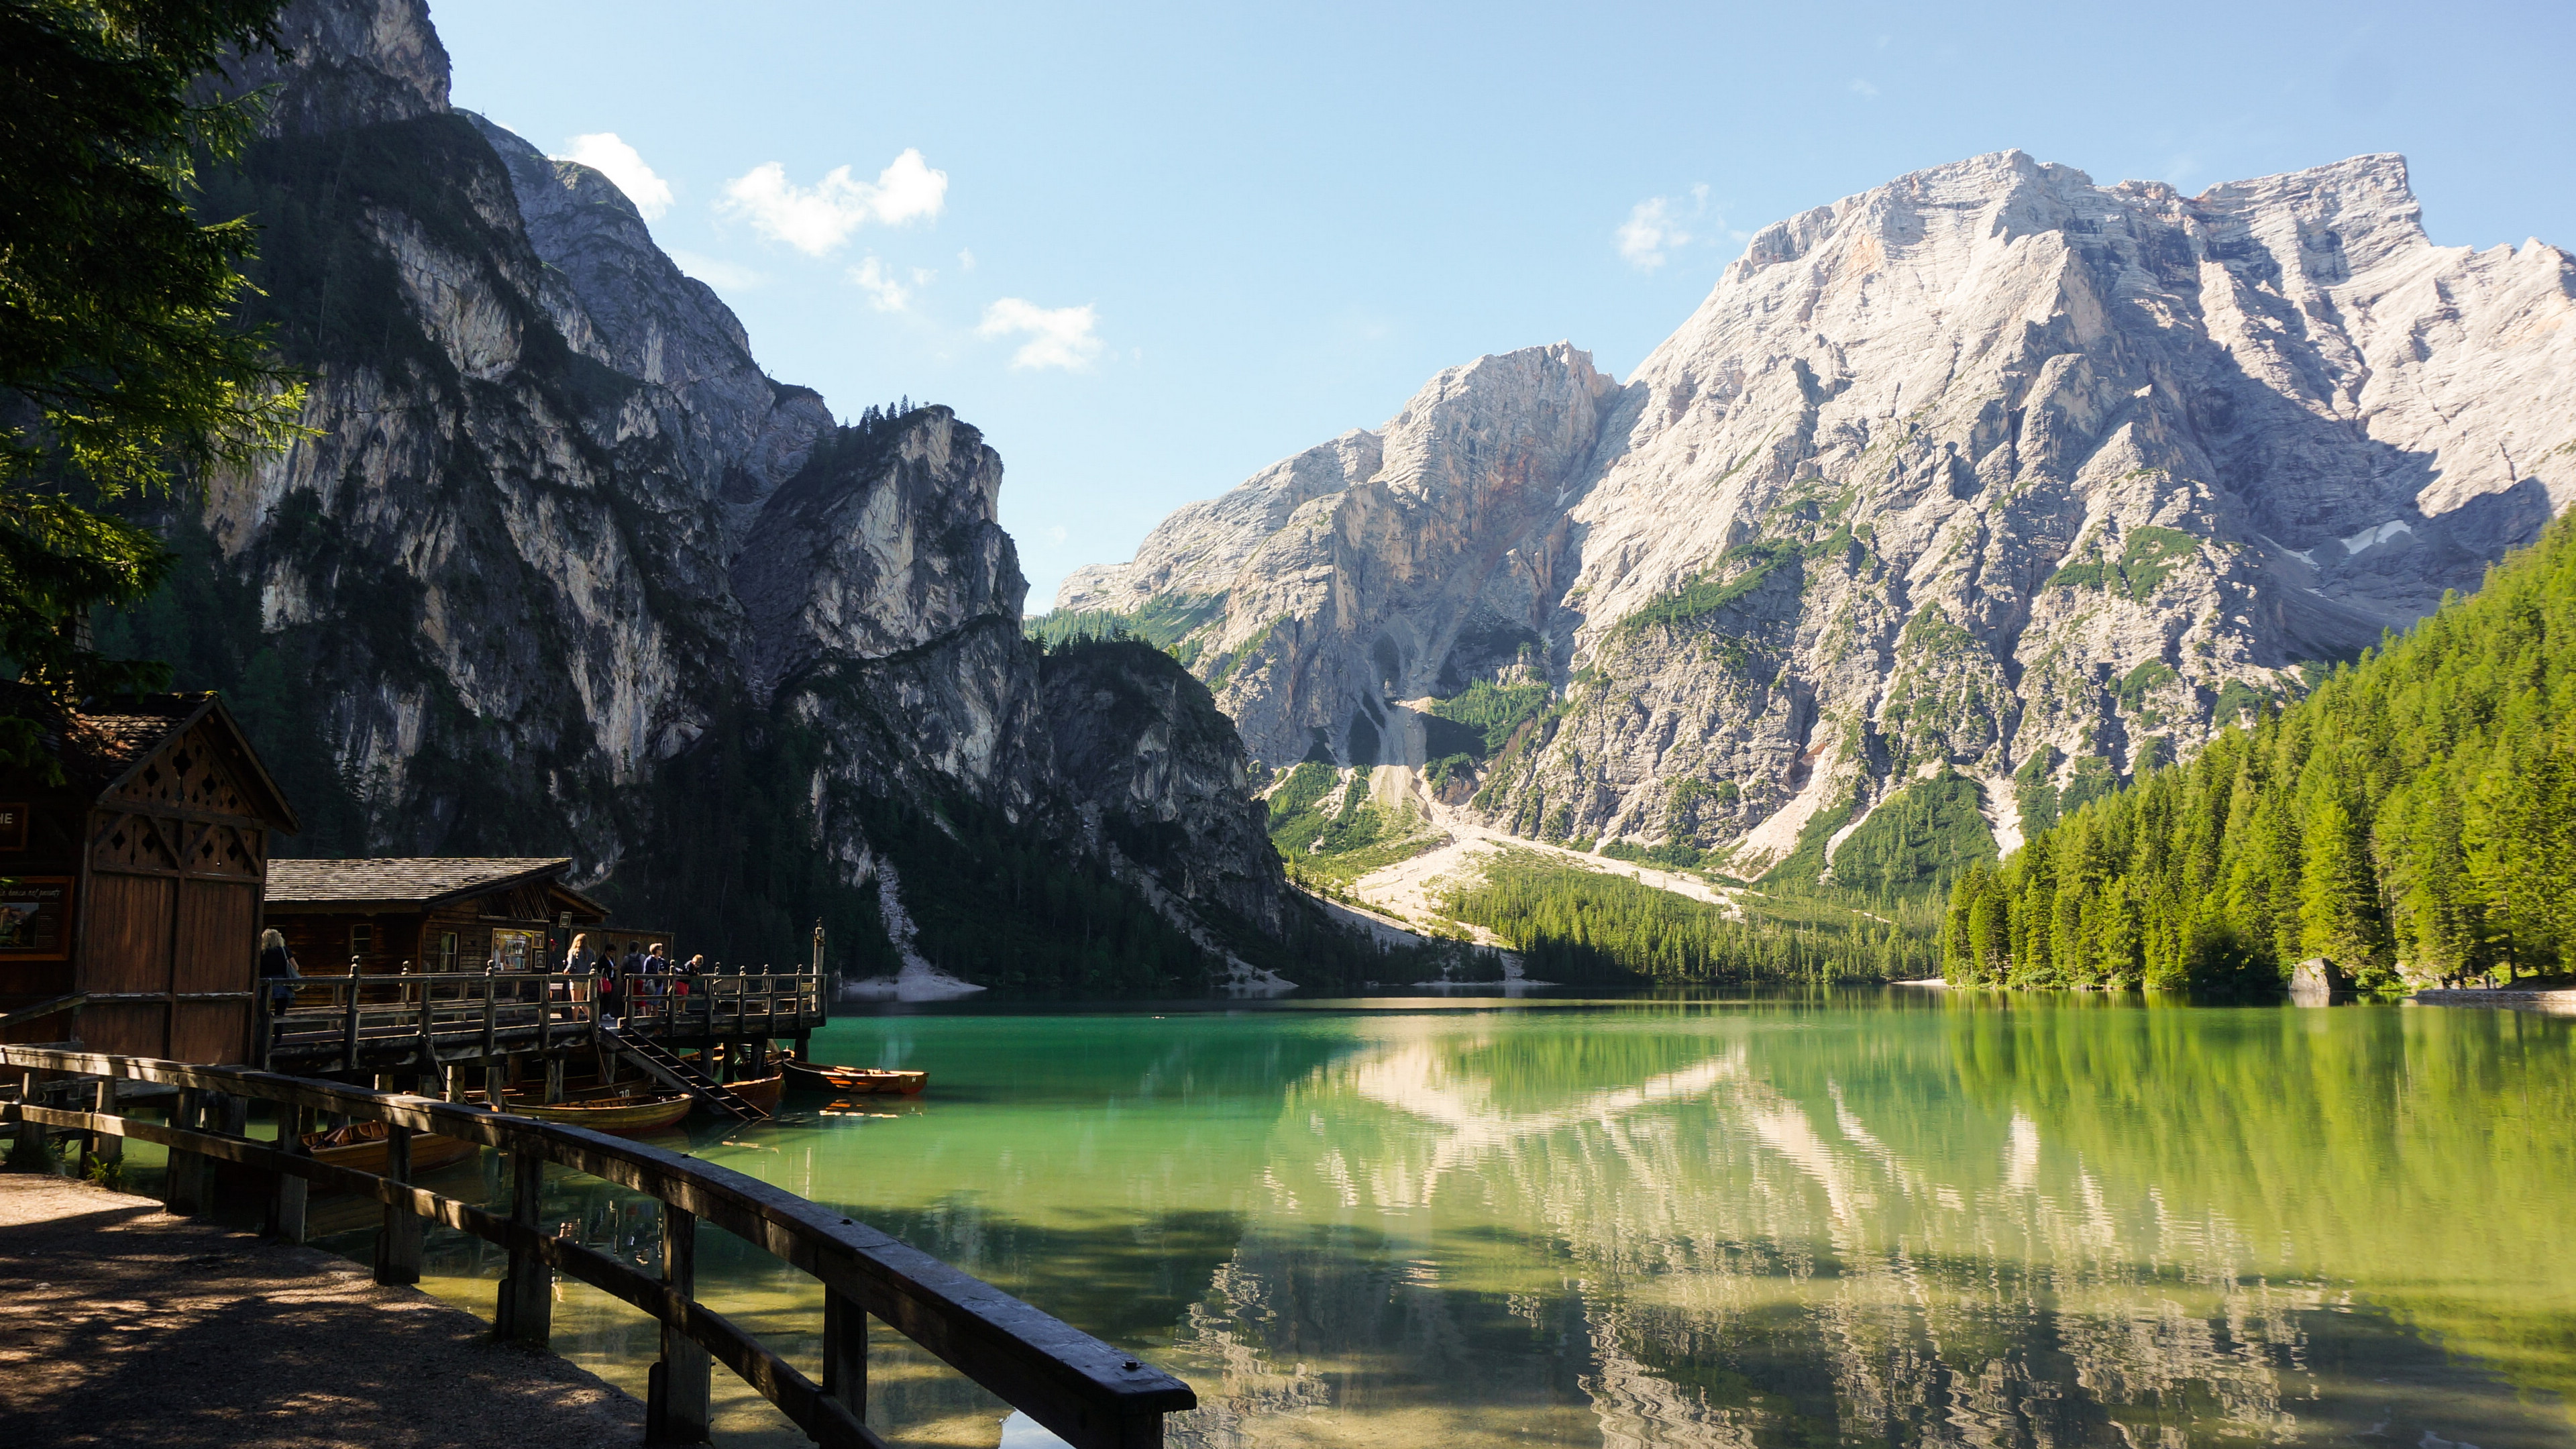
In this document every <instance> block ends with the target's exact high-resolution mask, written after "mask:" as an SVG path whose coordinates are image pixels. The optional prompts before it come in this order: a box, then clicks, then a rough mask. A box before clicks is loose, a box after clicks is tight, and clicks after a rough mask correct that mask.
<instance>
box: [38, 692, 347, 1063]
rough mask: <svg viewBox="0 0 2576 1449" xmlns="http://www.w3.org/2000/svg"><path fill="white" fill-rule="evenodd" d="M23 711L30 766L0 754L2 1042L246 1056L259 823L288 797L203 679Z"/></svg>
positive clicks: (261, 870) (266, 827)
mask: <svg viewBox="0 0 2576 1449" xmlns="http://www.w3.org/2000/svg"><path fill="white" fill-rule="evenodd" d="M0 692H5V694H6V696H7V704H8V707H9V709H10V710H11V711H12V712H13V713H16V714H18V715H19V716H21V717H23V718H30V719H34V720H36V721H37V722H38V723H39V725H40V727H41V734H40V736H39V738H38V739H37V741H36V746H37V756H38V760H37V763H35V764H32V765H10V766H6V767H0V881H5V882H6V883H7V884H6V885H5V887H0V1041H18V1042H36V1041H64V1040H78V1041H79V1042H80V1043H81V1044H82V1045H83V1046H85V1047H86V1048H88V1049H89V1050H92V1051H97V1052H105V1053H113V1054H131V1055H136V1056H145V1057H155V1058H162V1059H168V1060H176V1061H186V1062H203V1063H222V1062H243V1061H248V1060H250V1059H251V1055H252V1052H253V1049H254V1043H253V1041H252V1029H253V1025H254V1021H253V1018H254V1014H255V1012H254V1000H253V985H254V981H255V978H256V977H257V974H258V969H259V968H258V940H259V932H260V919H261V897H262V892H263V888H264V886H265V884H266V880H267V872H268V863H269V837H270V835H271V834H272V833H273V832H282V833H285V834H290V835H291V834H293V833H294V832H295V829H296V819H295V811H294V810H293V809H292V808H291V807H290V806H289V805H288V804H287V803H286V799H285V797H284V796H283V795H282V794H280V793H279V791H278V789H277V785H276V783H275V782H274V781H272V780H271V779H269V777H268V771H267V770H266V769H264V768H262V767H261V765H260V762H259V757H258V755H257V754H256V753H255V752H254V751H253V750H252V749H251V747H250V742H249V741H248V740H247V739H246V738H244V736H243V734H242V732H241V728H240V726H239V725H237V724H235V723H234V722H233V718H232V715H231V714H230V713H228V712H227V711H226V710H225V709H224V706H223V703H222V702H221V701H220V700H218V699H216V698H215V696H214V695H212V694H210V693H200V694H151V695H141V696H132V697H126V698H120V699H115V700H111V701H106V702H103V703H101V704H99V705H97V706H95V707H92V708H89V709H81V710H74V709H70V708H67V707H65V706H63V705H61V704H59V703H57V702H56V701H55V700H53V699H52V698H50V697H49V696H47V695H45V694H44V693H43V692H42V691H40V690H37V689H34V688H32V687H29V686H26V685H5V686H0Z"/></svg>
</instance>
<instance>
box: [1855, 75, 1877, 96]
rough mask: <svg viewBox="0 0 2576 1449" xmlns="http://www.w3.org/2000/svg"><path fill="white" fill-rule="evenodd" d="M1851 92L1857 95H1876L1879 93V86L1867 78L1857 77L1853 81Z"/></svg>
mask: <svg viewBox="0 0 2576 1449" xmlns="http://www.w3.org/2000/svg"><path fill="white" fill-rule="evenodd" d="M1851 92H1852V94H1853V95H1856V96H1875V95H1877V94H1878V87H1876V86H1874V85H1871V84H1870V83H1869V82H1867V81H1865V80H1858V79H1855V80H1854V81H1853V82H1852V83H1851Z"/></svg>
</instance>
